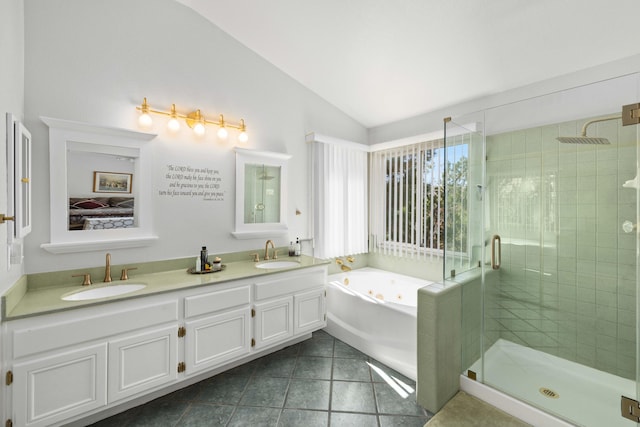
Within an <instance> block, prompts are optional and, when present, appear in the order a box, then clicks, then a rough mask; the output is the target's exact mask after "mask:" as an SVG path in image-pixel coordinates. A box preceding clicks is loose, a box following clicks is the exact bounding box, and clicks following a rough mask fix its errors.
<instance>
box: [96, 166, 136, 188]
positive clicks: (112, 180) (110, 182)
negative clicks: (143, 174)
mask: <svg viewBox="0 0 640 427" xmlns="http://www.w3.org/2000/svg"><path fill="white" fill-rule="evenodd" d="M132 179H133V174H131V173H118V172H100V171H95V172H94V173H93V192H94V193H131V181H132Z"/></svg>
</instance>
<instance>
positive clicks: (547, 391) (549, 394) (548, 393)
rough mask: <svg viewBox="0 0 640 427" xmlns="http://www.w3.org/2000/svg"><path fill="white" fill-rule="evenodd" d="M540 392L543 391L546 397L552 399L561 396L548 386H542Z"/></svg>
mask: <svg viewBox="0 0 640 427" xmlns="http://www.w3.org/2000/svg"><path fill="white" fill-rule="evenodd" d="M540 393H542V394H543V395H545V396H546V397H550V398H551V399H557V398H559V397H560V395H559V394H558V393H556V392H555V391H553V390H551V389H550V388H546V387H540Z"/></svg>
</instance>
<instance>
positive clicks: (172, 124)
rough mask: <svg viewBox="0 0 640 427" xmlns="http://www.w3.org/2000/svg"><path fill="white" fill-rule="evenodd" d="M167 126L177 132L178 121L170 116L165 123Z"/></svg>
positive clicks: (178, 128)
mask: <svg viewBox="0 0 640 427" xmlns="http://www.w3.org/2000/svg"><path fill="white" fill-rule="evenodd" d="M167 128H169V130H170V131H171V132H178V131H179V130H180V122H179V121H178V119H177V118H175V117H171V118H170V119H169V122H168V123H167Z"/></svg>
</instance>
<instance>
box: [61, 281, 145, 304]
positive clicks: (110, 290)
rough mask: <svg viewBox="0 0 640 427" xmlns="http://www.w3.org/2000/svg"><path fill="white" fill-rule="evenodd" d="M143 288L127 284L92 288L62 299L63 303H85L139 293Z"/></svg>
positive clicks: (140, 284) (139, 285)
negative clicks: (91, 300)
mask: <svg viewBox="0 0 640 427" xmlns="http://www.w3.org/2000/svg"><path fill="white" fill-rule="evenodd" d="M145 286H147V285H144V284H142V283H127V284H126V285H111V286H104V287H102V288H92V289H87V290H86V291H80V292H76V293H74V294H70V295H67V296H64V297H62V299H63V300H65V301H86V300H90V299H98V298H106V297H114V296H116V295H124V294H128V293H129V292H135V291H139V290H140V289H143V288H144V287H145Z"/></svg>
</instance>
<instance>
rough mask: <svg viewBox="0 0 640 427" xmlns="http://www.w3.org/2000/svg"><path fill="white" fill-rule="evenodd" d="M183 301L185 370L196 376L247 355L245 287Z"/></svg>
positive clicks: (248, 300)
mask: <svg viewBox="0 0 640 427" xmlns="http://www.w3.org/2000/svg"><path fill="white" fill-rule="evenodd" d="M184 300H185V301H184V302H185V306H184V307H185V308H184V309H185V327H186V330H185V337H184V339H185V370H186V374H187V375H192V374H196V373H199V372H202V371H205V370H208V369H213V368H216V367H218V366H221V365H224V364H225V363H226V362H228V361H231V360H234V359H239V358H241V357H242V356H245V355H247V354H249V352H250V351H251V287H250V286H249V285H248V284H243V285H238V286H236V287H233V288H229V289H222V290H215V291H211V292H206V293H203V294H200V295H194V296H189V297H186V298H185V299H184Z"/></svg>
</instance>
